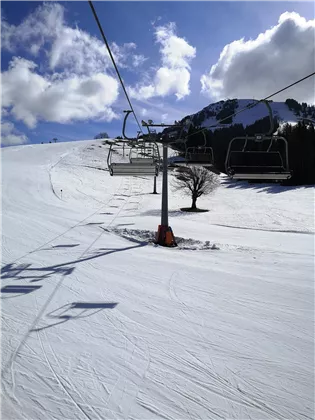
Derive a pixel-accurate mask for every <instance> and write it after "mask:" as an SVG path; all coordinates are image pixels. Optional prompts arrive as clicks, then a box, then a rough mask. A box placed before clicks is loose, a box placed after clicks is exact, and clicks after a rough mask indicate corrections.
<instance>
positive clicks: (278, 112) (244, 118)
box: [183, 99, 315, 128]
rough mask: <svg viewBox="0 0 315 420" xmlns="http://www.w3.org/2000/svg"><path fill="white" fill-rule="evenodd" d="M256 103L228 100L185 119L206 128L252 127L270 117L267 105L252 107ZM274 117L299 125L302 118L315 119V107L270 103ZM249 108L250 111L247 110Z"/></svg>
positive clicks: (288, 103) (290, 101) (293, 102)
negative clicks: (256, 122)
mask: <svg viewBox="0 0 315 420" xmlns="http://www.w3.org/2000/svg"><path fill="white" fill-rule="evenodd" d="M254 103H255V100H253V99H227V100H226V101H220V102H215V103H213V104H210V105H208V106H206V107H205V108H203V109H202V110H201V111H199V112H197V113H195V114H192V115H189V116H187V117H185V118H184V119H183V120H185V119H187V118H192V121H193V124H194V125H195V126H200V127H206V128H222V127H227V126H230V125H233V124H242V125H243V126H244V127H245V126H248V125H252V124H254V123H255V121H257V120H260V119H262V118H265V117H268V115H269V112H268V108H267V106H266V104H264V103H259V104H257V105H256V106H254V107H251V105H252V104H254ZM269 104H270V107H271V109H272V113H273V116H274V117H275V118H276V119H277V120H278V122H279V123H284V122H288V123H293V124H294V123H297V122H298V121H299V120H300V119H302V118H311V119H312V118H313V119H315V106H310V105H307V104H306V103H302V104H300V103H298V102H297V101H295V100H294V99H287V100H286V101H285V102H273V101H269ZM246 108H248V109H246ZM242 109H245V110H244V112H240V113H239V114H237V115H235V116H234V117H231V118H227V119H225V120H224V121H223V122H222V123H221V124H219V121H220V120H223V119H224V118H226V117H229V116H230V115H232V114H234V113H237V112H239V111H241V110H242Z"/></svg>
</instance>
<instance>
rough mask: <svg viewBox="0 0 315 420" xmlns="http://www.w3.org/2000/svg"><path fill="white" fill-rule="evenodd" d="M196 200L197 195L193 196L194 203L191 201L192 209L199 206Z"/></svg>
mask: <svg viewBox="0 0 315 420" xmlns="http://www.w3.org/2000/svg"><path fill="white" fill-rule="evenodd" d="M196 202H197V197H193V198H192V203H191V208H192V209H196V208H197V206H196Z"/></svg>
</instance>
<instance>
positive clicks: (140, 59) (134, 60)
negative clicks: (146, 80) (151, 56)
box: [132, 54, 148, 67]
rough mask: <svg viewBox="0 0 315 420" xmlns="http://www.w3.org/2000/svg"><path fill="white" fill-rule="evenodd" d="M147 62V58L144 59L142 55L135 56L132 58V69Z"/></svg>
mask: <svg viewBox="0 0 315 420" xmlns="http://www.w3.org/2000/svg"><path fill="white" fill-rule="evenodd" d="M147 60H148V58H147V57H145V56H144V55H142V54H135V55H134V56H133V57H132V64H133V66H134V67H140V66H142V64H143V63H144V62H145V61H147Z"/></svg>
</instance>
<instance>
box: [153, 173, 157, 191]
mask: <svg viewBox="0 0 315 420" xmlns="http://www.w3.org/2000/svg"><path fill="white" fill-rule="evenodd" d="M153 194H157V191H156V176H155V177H154V182H153Z"/></svg>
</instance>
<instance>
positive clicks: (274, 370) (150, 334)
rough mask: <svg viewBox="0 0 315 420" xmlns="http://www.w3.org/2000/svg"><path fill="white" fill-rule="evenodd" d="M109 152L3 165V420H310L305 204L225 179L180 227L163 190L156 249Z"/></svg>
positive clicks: (61, 150) (66, 152)
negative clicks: (168, 240) (166, 226)
mask: <svg viewBox="0 0 315 420" xmlns="http://www.w3.org/2000/svg"><path fill="white" fill-rule="evenodd" d="M107 152H108V148H107V146H104V145H102V141H100V140H92V141H83V142H76V143H73V142H72V143H61V144H45V145H29V146H20V147H10V148H7V149H4V150H3V151H2V211H3V215H2V226H3V231H2V285H1V292H2V293H1V299H2V313H1V316H2V348H1V349H2V401H1V409H2V418H4V419H6V420H19V419H25V418H26V419H47V420H50V419H54V420H56V419H60V420H64V419H73V420H77V419H85V418H88V419H93V420H94V419H123V418H124V419H139V420H140V419H143V420H144V419H152V420H153V419H161V418H165V419H172V420H173V419H188V418H191V419H197V418H202V419H209V418H211V419H222V418H229V419H235V420H239V419H244V420H245V419H246V420H247V419H248V420H249V419H270V420H271V419H272V420H274V419H297V420H298V419H304V420H305V419H309V420H310V419H313V418H314V393H313V386H314V381H313V369H312V366H313V361H314V340H313V311H314V295H313V281H314V217H313V216H314V207H313V205H314V202H313V200H314V194H313V188H307V187H301V188H290V187H286V188H283V187H282V188H281V187H279V186H277V185H268V184H259V185H252V186H251V185H248V184H247V183H242V182H240V183H235V182H232V181H230V180H228V179H227V178H226V177H221V185H220V187H219V189H218V190H217V192H216V193H215V195H214V196H213V197H205V198H201V199H200V202H198V205H199V206H200V207H201V208H207V209H209V210H210V211H209V212H208V213H202V214H201V213H199V214H191V213H184V214H183V213H181V212H180V211H179V208H180V207H183V206H187V205H188V204H189V203H190V199H189V198H187V197H182V196H181V195H180V194H179V193H174V192H173V189H172V187H171V184H172V176H171V174H170V191H169V195H170V199H169V207H170V212H169V217H170V225H171V226H172V228H173V231H174V233H175V236H176V237H177V238H179V243H180V245H179V247H178V248H174V249H166V248H161V247H158V246H154V245H153V244H152V243H151V242H150V241H149V240H148V239H149V238H151V237H152V235H153V234H154V231H155V230H156V229H157V226H158V224H159V222H160V206H161V195H157V196H156V195H152V194H151V192H152V187H153V186H152V183H153V182H152V179H146V178H143V177H133V178H120V177H116V178H115V177H110V176H109V173H108V171H107V168H106V157H107ZM116 158H117V159H119V160H120V159H122V158H121V156H118V155H117V156H116ZM158 191H159V192H160V191H161V177H159V178H158Z"/></svg>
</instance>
